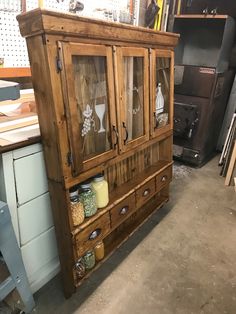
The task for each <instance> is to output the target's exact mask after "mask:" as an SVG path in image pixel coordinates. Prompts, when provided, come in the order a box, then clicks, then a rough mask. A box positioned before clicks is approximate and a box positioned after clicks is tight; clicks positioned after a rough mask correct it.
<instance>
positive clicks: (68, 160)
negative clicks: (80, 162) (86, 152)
mask: <svg viewBox="0 0 236 314" xmlns="http://www.w3.org/2000/svg"><path fill="white" fill-rule="evenodd" d="M72 162H73V158H72V154H71V152H68V153H67V165H68V166H71V165H72Z"/></svg>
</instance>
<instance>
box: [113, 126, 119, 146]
mask: <svg viewBox="0 0 236 314" xmlns="http://www.w3.org/2000/svg"><path fill="white" fill-rule="evenodd" d="M112 131H113V132H114V133H115V135H116V142H115V143H114V148H115V147H116V145H117V144H118V138H119V133H118V131H117V130H116V127H115V126H114V125H113V126H112Z"/></svg>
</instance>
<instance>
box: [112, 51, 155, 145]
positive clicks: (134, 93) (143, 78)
mask: <svg viewBox="0 0 236 314" xmlns="http://www.w3.org/2000/svg"><path fill="white" fill-rule="evenodd" d="M115 68H116V74H117V80H116V83H117V88H116V92H117V103H118V107H119V108H118V111H119V120H118V128H119V134H120V137H119V140H120V142H119V146H120V150H122V151H127V150H129V149H132V148H133V147H135V146H137V145H140V144H141V143H143V142H144V141H146V140H148V138H149V123H148V119H149V117H148V115H149V110H148V50H147V49H142V48H117V49H116V52H115Z"/></svg>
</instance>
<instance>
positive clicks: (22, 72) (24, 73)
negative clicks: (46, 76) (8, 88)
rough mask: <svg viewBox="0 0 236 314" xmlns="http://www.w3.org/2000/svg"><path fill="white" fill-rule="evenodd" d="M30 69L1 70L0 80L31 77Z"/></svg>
mask: <svg viewBox="0 0 236 314" xmlns="http://www.w3.org/2000/svg"><path fill="white" fill-rule="evenodd" d="M29 76H31V70H30V67H21V68H20V67H19V68H18V67H15V68H0V78H14V77H29Z"/></svg>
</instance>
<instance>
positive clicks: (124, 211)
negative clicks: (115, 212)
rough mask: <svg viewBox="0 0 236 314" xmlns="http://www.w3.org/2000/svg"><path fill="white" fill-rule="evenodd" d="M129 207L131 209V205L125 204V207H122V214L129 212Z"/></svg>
mask: <svg viewBox="0 0 236 314" xmlns="http://www.w3.org/2000/svg"><path fill="white" fill-rule="evenodd" d="M128 209H129V206H124V207H123V208H121V210H120V215H125V214H126V213H127V211H128Z"/></svg>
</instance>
